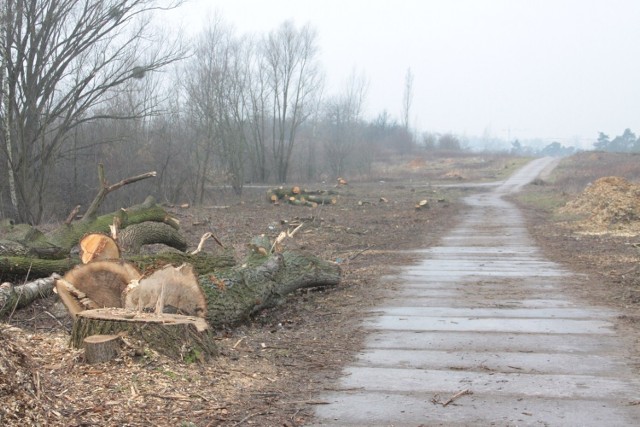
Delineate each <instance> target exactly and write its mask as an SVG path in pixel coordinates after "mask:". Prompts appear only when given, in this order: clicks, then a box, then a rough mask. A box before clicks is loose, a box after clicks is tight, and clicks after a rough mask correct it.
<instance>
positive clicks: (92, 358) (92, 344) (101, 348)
mask: <svg viewBox="0 0 640 427" xmlns="http://www.w3.org/2000/svg"><path fill="white" fill-rule="evenodd" d="M121 344H122V338H120V336H119V335H91V336H88V337H86V338H85V339H84V341H83V345H82V347H83V348H84V360H85V362H87V363H92V364H93V363H102V362H108V361H109V360H112V359H115V358H116V357H118V353H119V352H120V345H121Z"/></svg>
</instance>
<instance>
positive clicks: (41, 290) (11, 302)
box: [0, 274, 60, 317]
mask: <svg viewBox="0 0 640 427" xmlns="http://www.w3.org/2000/svg"><path fill="white" fill-rule="evenodd" d="M57 278H60V276H58V275H57V274H53V275H51V277H46V278H43V279H38V280H34V281H33V282H29V283H25V284H23V285H20V286H13V285H12V284H11V283H3V284H2V286H0V317H3V316H5V315H7V314H8V313H11V312H13V311H14V310H16V309H18V308H22V307H25V306H27V305H29V304H31V302H32V301H34V300H36V299H39V298H45V297H47V296H49V295H51V294H52V293H53V286H54V283H55V281H56V279H57Z"/></svg>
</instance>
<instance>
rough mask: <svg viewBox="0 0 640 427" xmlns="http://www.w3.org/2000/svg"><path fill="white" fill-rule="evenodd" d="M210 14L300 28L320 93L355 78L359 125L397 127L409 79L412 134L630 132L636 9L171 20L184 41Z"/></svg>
mask: <svg viewBox="0 0 640 427" xmlns="http://www.w3.org/2000/svg"><path fill="white" fill-rule="evenodd" d="M216 10H218V11H219V12H221V13H222V16H223V17H224V18H225V19H226V20H227V21H228V22H230V23H231V24H233V25H234V26H235V27H236V29H237V30H238V31H239V32H240V33H245V32H257V33H264V32H267V31H270V30H271V29H274V28H276V27H277V26H278V25H280V24H281V23H282V22H283V21H285V20H287V19H290V20H293V21H294V22H295V23H296V24H297V25H303V24H306V23H307V22H309V23H311V24H312V25H313V26H314V27H315V28H316V29H317V31H318V34H319V41H320V47H321V50H322V57H321V60H322V64H323V67H324V69H325V73H326V77H327V83H328V85H329V89H328V91H329V92H331V91H336V90H339V89H340V88H341V87H342V86H343V85H344V81H345V80H346V79H347V77H348V75H349V74H350V73H351V72H352V70H354V69H355V70H356V71H357V72H362V71H364V73H365V75H366V76H367V78H368V79H369V92H368V98H367V112H368V115H369V116H370V117H373V116H376V115H377V114H378V113H380V112H381V111H382V110H384V109H386V110H387V111H388V112H389V113H390V114H391V115H392V116H394V117H396V118H399V117H400V113H401V110H402V107H401V104H402V94H403V85H404V76H405V73H406V71H407V69H408V68H411V70H412V72H413V74H414V101H413V109H412V114H411V116H412V119H413V123H412V125H413V126H414V127H415V128H417V129H418V130H420V131H431V132H454V133H456V134H459V135H466V136H482V135H490V136H493V137H499V138H505V139H506V138H507V137H510V138H511V139H514V138H520V139H526V138H534V137H540V138H544V139H545V140H548V141H549V142H550V141H553V140H555V141H559V142H562V143H563V144H565V145H576V144H577V142H578V141H579V140H581V141H582V142H583V143H585V142H588V143H590V142H591V141H593V140H595V139H596V138H597V135H598V132H599V131H603V132H605V133H607V134H609V135H610V136H611V137H613V136H615V135H619V134H622V132H623V130H624V129H625V128H631V129H632V130H633V131H635V132H636V133H640V1H639V0H395V1H383V0H268V1H267V0H189V2H188V3H187V4H186V5H184V6H182V7H181V8H180V10H179V14H180V16H181V18H180V19H181V20H182V22H183V23H184V24H186V27H187V29H188V31H190V32H193V31H195V30H197V28H199V27H200V26H201V25H202V24H203V23H204V22H205V21H206V17H207V16H208V14H210V13H212V12H214V11H216Z"/></svg>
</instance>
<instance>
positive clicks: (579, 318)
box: [314, 159, 640, 426]
mask: <svg viewBox="0 0 640 427" xmlns="http://www.w3.org/2000/svg"><path fill="white" fill-rule="evenodd" d="M550 162H551V161H550V160H549V159H538V160H535V161H533V162H531V163H530V164H529V165H527V166H525V167H524V168H523V169H522V170H520V171H519V172H517V173H516V174H515V175H514V176H512V177H511V178H510V179H508V180H507V181H505V182H504V183H502V184H499V185H496V186H495V187H494V189H493V190H492V191H490V192H487V193H481V194H476V195H473V196H470V197H468V198H467V199H466V202H467V203H468V204H469V205H470V209H469V210H468V212H467V213H466V214H465V216H464V218H463V220H462V221H461V224H460V225H459V226H458V227H456V228H455V229H454V230H452V231H451V233H449V235H447V236H446V237H445V238H444V239H443V240H442V244H441V245H440V246H438V247H434V248H430V249H425V250H421V251H417V253H418V254H419V256H420V257H421V261H420V262H418V263H416V264H415V265H413V266H409V267H406V268H405V269H404V270H403V271H402V272H401V273H399V274H398V275H396V276H393V277H389V278H386V280H388V282H389V283H388V284H389V286H390V287H391V292H390V293H389V296H388V298H386V299H385V300H384V301H381V303H380V306H379V307H377V308H376V309H375V310H373V311H372V313H371V316H370V317H369V318H367V319H366V320H365V322H364V327H365V328H366V329H367V330H368V331H369V333H368V338H367V341H366V346H365V348H364V349H363V351H362V352H361V353H360V354H359V356H358V358H357V361H356V362H355V363H354V364H352V365H350V366H347V367H346V368H345V369H344V372H343V373H344V376H343V377H342V379H341V380H340V383H339V385H338V387H337V388H336V390H335V391H331V392H327V393H325V394H324V395H323V396H320V399H321V400H323V401H326V402H327V403H328V404H326V405H319V406H318V407H317V410H316V420H315V424H314V425H323V426H477V425H482V426H484V425H495V426H525V425H526V426H529V425H531V426H534V425H535V426H545V425H548V426H605V425H606V426H633V425H640V405H637V402H638V401H639V400H640V381H638V379H637V378H636V376H635V374H634V372H633V371H632V368H631V367H630V365H629V361H628V359H627V356H628V354H627V351H626V350H625V348H624V345H623V342H622V339H621V337H619V336H618V335H616V330H615V328H614V318H615V316H616V315H617V313H616V312H615V311H613V310H611V309H608V308H603V307H592V306H585V305H584V304H583V303H581V302H579V301H576V300H574V299H572V298H571V296H570V295H568V293H567V292H566V291H565V287H566V285H567V284H568V283H570V282H572V281H580V280H581V277H580V276H578V275H575V274H573V273H571V272H570V271H566V270H564V269H563V268H562V267H561V266H559V265H557V264H554V263H552V262H550V261H549V260H547V259H545V258H544V256H543V255H542V254H541V252H540V250H539V249H538V248H537V247H536V246H535V245H534V243H533V242H532V240H531V238H530V237H529V235H528V233H527V231H526V228H525V225H524V222H523V218H522V216H521V214H520V212H519V210H518V209H517V208H516V207H515V206H514V205H513V204H511V203H509V202H507V201H506V200H504V199H503V196H504V195H506V194H509V193H511V192H514V191H518V190H519V189H520V188H521V187H522V186H523V185H525V184H526V183H528V182H530V181H531V180H533V179H534V178H535V177H537V176H538V175H539V174H540V173H541V171H543V170H544V169H545V168H547V167H548V166H549V164H550ZM463 392H464V394H461V395H460V396H459V397H458V398H456V399H455V400H453V401H451V402H449V403H447V401H448V400H449V399H450V398H451V397H453V396H455V395H456V394H460V393H463ZM445 403H447V404H446V405H445Z"/></svg>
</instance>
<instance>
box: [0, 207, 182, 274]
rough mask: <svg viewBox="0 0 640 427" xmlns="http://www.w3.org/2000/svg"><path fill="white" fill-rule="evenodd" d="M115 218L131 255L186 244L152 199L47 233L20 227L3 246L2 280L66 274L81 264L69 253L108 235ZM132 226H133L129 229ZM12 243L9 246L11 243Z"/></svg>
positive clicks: (0, 254) (0, 252)
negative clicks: (87, 238)
mask: <svg viewBox="0 0 640 427" xmlns="http://www.w3.org/2000/svg"><path fill="white" fill-rule="evenodd" d="M114 218H117V221H118V222H119V223H120V226H121V227H122V228H123V230H122V232H121V234H123V236H124V239H126V240H125V241H126V245H127V246H126V249H130V251H131V252H132V253H135V252H136V251H139V249H140V247H141V246H143V245H145V244H152V243H162V244H165V245H167V246H170V247H173V248H175V249H178V250H179V251H184V250H185V249H186V248H187V243H186V240H185V239H184V237H183V236H182V235H181V234H180V233H179V232H178V231H177V230H178V223H177V221H175V220H174V219H173V218H171V216H170V215H169V214H168V213H167V212H166V211H165V210H164V209H163V208H162V207H160V206H158V205H156V204H155V201H154V199H153V198H152V197H149V198H147V200H145V202H144V203H142V204H140V205H136V206H133V207H131V208H129V209H121V210H119V211H115V212H111V213H108V214H105V215H101V216H99V217H97V218H95V219H94V220H87V221H79V222H76V223H72V224H63V225H61V226H60V227H59V228H57V229H56V230H54V231H52V232H51V233H48V234H42V233H41V232H39V231H38V230H36V229H33V228H30V227H29V226H25V225H24V224H19V225H17V226H15V227H14V228H15V229H16V230H19V231H16V230H14V231H11V232H9V233H7V234H6V235H5V242H7V243H5V244H1V243H0V278H1V279H2V280H22V279H24V277H27V276H28V277H31V278H39V277H46V276H50V275H51V274H53V273H63V272H65V271H67V270H69V269H70V268H72V267H73V266H74V265H76V264H78V263H79V259H77V258H76V257H71V256H70V255H69V252H70V251H71V248H72V247H73V246H74V245H76V244H77V243H78V241H79V240H80V239H81V238H82V236H84V235H85V234H87V233H89V232H97V233H100V232H102V233H108V232H109V226H110V225H111V224H113V222H114ZM129 227H133V228H132V229H130V230H128V228H129ZM9 242H10V244H9ZM3 248H4V250H3Z"/></svg>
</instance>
